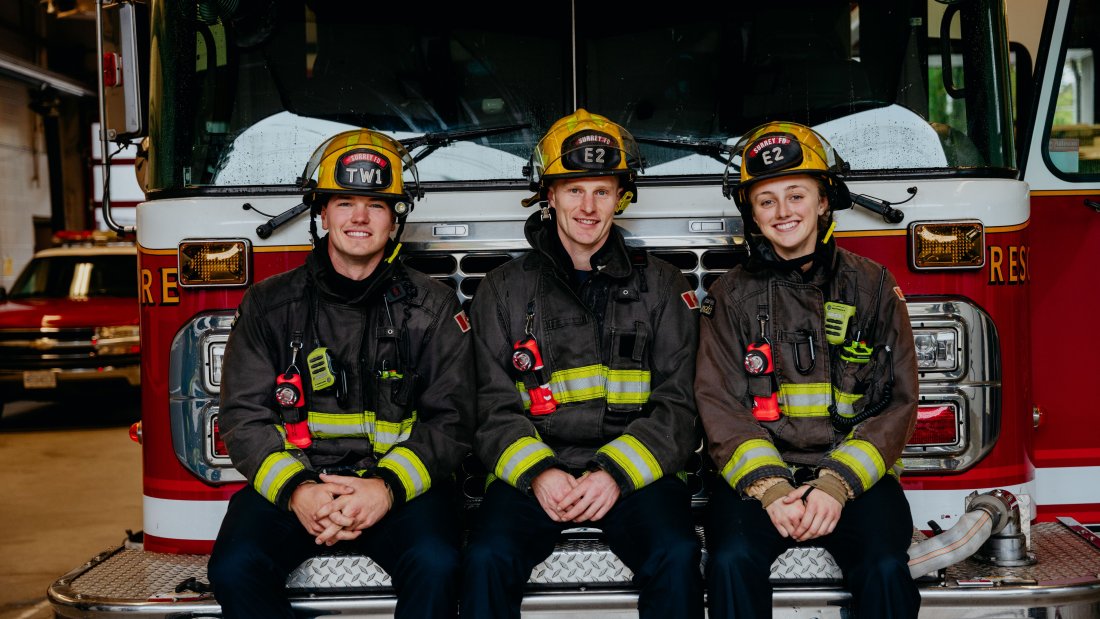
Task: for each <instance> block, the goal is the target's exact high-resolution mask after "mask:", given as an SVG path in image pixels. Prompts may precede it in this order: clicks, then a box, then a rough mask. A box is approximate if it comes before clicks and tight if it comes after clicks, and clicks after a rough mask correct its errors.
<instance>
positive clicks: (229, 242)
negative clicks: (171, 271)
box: [179, 239, 252, 287]
mask: <svg viewBox="0 0 1100 619" xmlns="http://www.w3.org/2000/svg"><path fill="white" fill-rule="evenodd" d="M251 253H252V246H251V244H250V243H249V242H248V241H247V240H244V239H187V240H184V241H181V242H180V244H179V284H180V286H184V287H205V286H244V285H245V284H247V283H248V279H249V263H250V262H251V257H252V256H251Z"/></svg>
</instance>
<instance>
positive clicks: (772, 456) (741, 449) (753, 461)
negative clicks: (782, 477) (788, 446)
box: [722, 438, 787, 488]
mask: <svg viewBox="0 0 1100 619" xmlns="http://www.w3.org/2000/svg"><path fill="white" fill-rule="evenodd" d="M765 466H779V467H782V468H784V469H786V468H787V464H786V463H785V462H783V458H782V457H780V455H779V450H778V449H776V448H775V445H772V444H771V443H770V442H768V441H765V440H764V439H759V438H754V439H750V440H747V441H745V442H744V443H741V445H740V446H738V448H737V449H736V450H734V452H733V455H732V456H730V459H729V461H728V462H726V465H725V466H723V467H722V477H724V478H725V479H726V482H727V483H728V484H729V485H730V487H732V488H736V487H737V484H738V482H740V481H741V479H742V478H743V477H744V476H745V475H747V474H749V473H751V472H752V471H754V470H756V469H759V468H762V467H765Z"/></svg>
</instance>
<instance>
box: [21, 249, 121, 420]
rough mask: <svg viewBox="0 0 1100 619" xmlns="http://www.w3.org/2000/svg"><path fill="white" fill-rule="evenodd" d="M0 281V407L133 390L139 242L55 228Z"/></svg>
mask: <svg viewBox="0 0 1100 619" xmlns="http://www.w3.org/2000/svg"><path fill="white" fill-rule="evenodd" d="M55 240H58V241H60V242H61V245H60V246H58V247H53V248H50V249H45V250H42V251H39V252H37V253H35V255H34V257H33V258H32V259H31V261H30V262H29V263H28V264H27V266H26V268H24V269H23V271H22V273H20V274H19V277H18V278H17V279H16V280H15V284H14V285H13V286H12V287H11V290H4V289H3V288H0V414H2V413H3V407H4V404H5V403H6V402H11V401H14V400H47V401H61V400H67V399H81V398H85V397H88V396H89V395H92V394H95V393H96V392H102V390H112V391H111V392H112V393H113V394H119V393H122V394H125V395H127V396H134V395H137V393H138V389H139V388H140V385H141V378H140V352H141V346H140V344H139V340H138V309H139V305H138V294H137V290H138V288H137V278H138V274H137V249H136V247H135V246H134V243H133V242H128V241H119V240H117V238H115V237H113V236H112V235H110V234H109V233H101V232H96V233H90V232H89V233H78V234H68V235H66V234H59V235H58V238H57V239H55Z"/></svg>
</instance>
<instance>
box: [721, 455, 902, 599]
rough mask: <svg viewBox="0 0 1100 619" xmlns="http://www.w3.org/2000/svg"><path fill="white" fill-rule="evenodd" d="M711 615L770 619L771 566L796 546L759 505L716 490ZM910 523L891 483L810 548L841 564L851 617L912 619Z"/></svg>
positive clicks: (850, 506) (724, 488)
mask: <svg viewBox="0 0 1100 619" xmlns="http://www.w3.org/2000/svg"><path fill="white" fill-rule="evenodd" d="M708 509H709V515H708V519H707V524H706V540H707V570H706V572H707V576H706V578H707V610H708V613H709V615H708V616H709V617H710V619H728V618H731V617H738V618H747V619H758V618H760V617H770V616H771V612H772V587H771V583H770V582H769V580H768V579H769V575H770V572H771V565H772V562H773V561H775V559H776V557H778V556H779V555H780V554H782V553H783V552H784V551H785V550H787V549H788V548H791V547H793V546H796V545H798V543H797V542H794V541H793V540H791V539H790V538H785V537H782V536H781V535H780V534H779V531H777V530H776V528H775V525H773V524H772V522H771V519H770V518H769V517H768V512H767V511H765V510H764V508H763V506H762V505H761V504H760V501H757V500H755V499H750V500H746V499H743V498H741V496H740V495H739V494H738V493H737V492H735V491H734V490H733V489H732V488H730V487H729V485H728V484H725V483H721V484H715V489H714V491H713V492H712V493H711V496H710V501H709V503H708ZM912 540H913V518H912V515H911V514H910V512H909V502H908V501H906V499H905V493H904V492H903V491H902V489H901V485H900V484H899V483H898V482H897V480H896V479H894V478H893V477H892V476H889V475H887V476H886V477H884V478H883V479H881V480H879V481H878V483H876V484H875V485H873V486H871V489H870V490H868V491H867V492H864V493H863V494H861V495H860V496H859V497H857V498H856V499H854V500H851V501H848V502H847V503H845V505H844V509H843V511H841V513H840V521H839V522H838V523H837V526H836V529H834V530H833V532H832V533H830V534H829V535H826V536H824V537H820V538H817V539H814V540H810V541H808V542H805V544H806V545H812V546H821V547H823V548H825V549H826V550H828V551H829V553H830V554H831V555H832V556H833V558H834V559H836V562H837V565H838V566H840V569H841V570H842V571H843V572H844V580H845V583H846V585H847V587H848V589H849V591H851V592H852V598H853V615H854V616H855V617H863V618H866V619H871V618H874V619H887V618H893V617H905V618H915V617H916V616H917V611H918V610H919V609H920V592H919V591H918V590H917V586H916V584H915V583H914V582H913V579H912V577H911V576H910V575H909V566H908V563H909V555H908V554H907V552H906V551H907V550H908V548H909V546H910V544H911V543H912Z"/></svg>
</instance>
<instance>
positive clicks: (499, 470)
mask: <svg viewBox="0 0 1100 619" xmlns="http://www.w3.org/2000/svg"><path fill="white" fill-rule="evenodd" d="M553 457H554V452H553V450H551V449H550V447H548V446H547V445H546V443H543V442H542V441H540V440H538V439H537V438H533V437H530V436H524V437H523V438H521V439H519V440H518V441H516V442H514V443H512V444H511V445H509V446H508V448H507V449H505V450H504V453H502V454H501V455H500V459H499V460H497V465H496V466H495V467H494V468H493V473H495V474H496V476H497V477H499V478H501V479H503V480H504V481H506V482H508V484H509V485H512V486H515V485H516V482H518V481H519V478H520V477H521V476H522V475H523V474H524V473H525V472H526V471H527V469H529V468H531V467H532V466H534V465H535V464H536V463H538V462H539V461H540V460H542V459H544V458H553Z"/></svg>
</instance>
